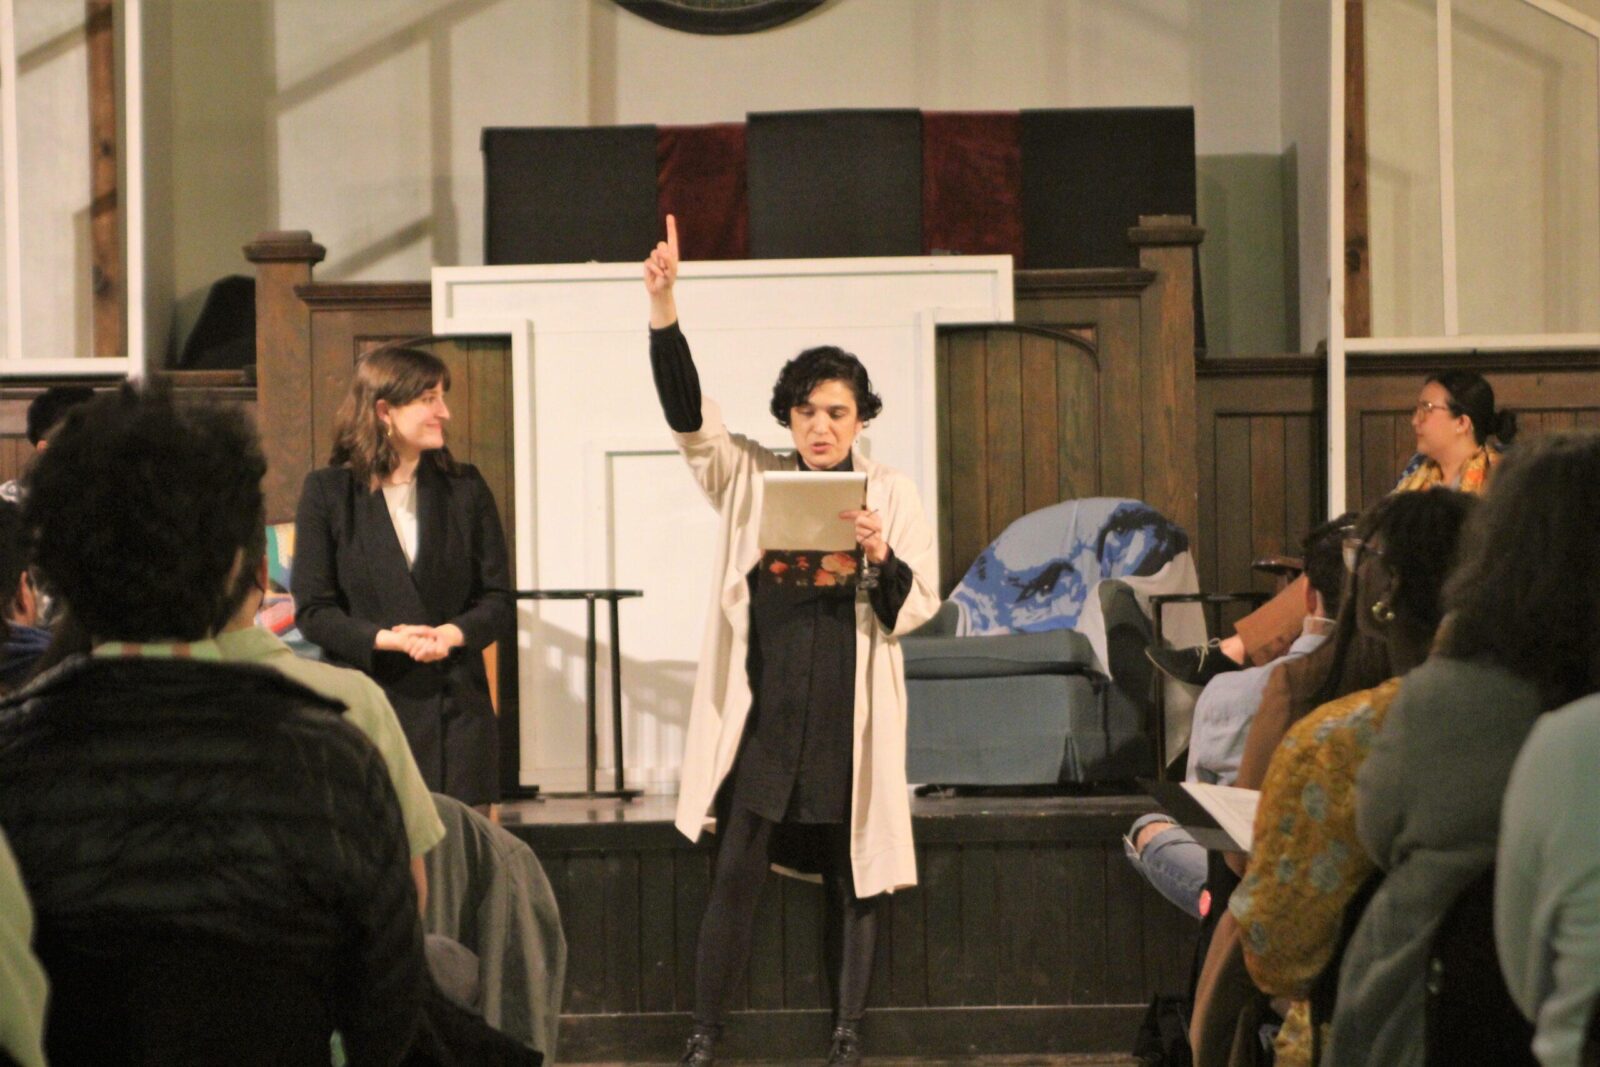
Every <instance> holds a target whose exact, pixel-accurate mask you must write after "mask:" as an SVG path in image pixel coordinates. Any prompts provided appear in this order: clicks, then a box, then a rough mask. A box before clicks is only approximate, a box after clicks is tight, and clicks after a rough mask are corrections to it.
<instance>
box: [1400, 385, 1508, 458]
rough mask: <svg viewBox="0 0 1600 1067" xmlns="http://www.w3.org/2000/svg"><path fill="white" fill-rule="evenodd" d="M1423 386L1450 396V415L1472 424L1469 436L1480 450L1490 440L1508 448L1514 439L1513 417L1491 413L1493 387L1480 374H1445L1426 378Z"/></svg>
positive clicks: (1504, 411)
mask: <svg viewBox="0 0 1600 1067" xmlns="http://www.w3.org/2000/svg"><path fill="white" fill-rule="evenodd" d="M1427 382H1438V383H1439V384H1440V385H1441V386H1442V387H1443V388H1444V391H1445V392H1447V393H1449V394H1450V414H1451V415H1452V416H1454V417H1456V418H1460V417H1461V416H1462V415H1465V416H1467V417H1468V418H1469V419H1471V420H1472V436H1473V438H1474V439H1475V440H1476V441H1477V442H1478V445H1479V446H1480V447H1481V446H1482V445H1483V443H1484V442H1485V441H1487V440H1488V439H1489V438H1491V437H1493V438H1494V439H1495V440H1496V441H1499V442H1500V443H1501V444H1502V445H1509V444H1510V443H1511V442H1512V440H1513V439H1514V438H1515V437H1516V436H1517V413H1516V412H1515V411H1506V410H1504V409H1501V410H1499V411H1496V410H1495V406H1494V386H1492V385H1490V384H1489V382H1488V380H1487V379H1485V378H1484V376H1483V375H1481V374H1474V373H1473V372H1472V371H1469V370H1447V371H1440V372H1439V373H1438V374H1430V375H1428V377H1427V380H1426V381H1425V382H1424V383H1423V384H1424V385H1426V384H1427Z"/></svg>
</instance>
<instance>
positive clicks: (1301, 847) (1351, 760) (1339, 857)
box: [1228, 678, 1400, 1065]
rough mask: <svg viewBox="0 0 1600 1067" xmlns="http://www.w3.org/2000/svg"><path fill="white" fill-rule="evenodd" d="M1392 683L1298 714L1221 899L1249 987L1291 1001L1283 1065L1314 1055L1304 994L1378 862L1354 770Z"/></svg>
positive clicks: (1281, 1041)
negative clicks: (1368, 843) (1363, 829)
mask: <svg viewBox="0 0 1600 1067" xmlns="http://www.w3.org/2000/svg"><path fill="white" fill-rule="evenodd" d="M1399 690H1400V679H1398V678H1391V679H1390V680H1389V681H1387V682H1384V683H1383V684H1382V685H1380V686H1378V687H1377V688H1375V689H1368V690H1364V691H1362V692H1359V693H1351V694H1350V695H1349V696H1345V697H1341V698H1340V699H1338V700H1335V701H1332V702H1330V703H1328V704H1324V705H1323V706H1322V707H1320V708H1318V709H1317V710H1315V711H1313V712H1312V713H1311V714H1309V715H1307V716H1306V717H1305V718H1304V719H1301V720H1300V721H1299V722H1298V723H1296V724H1295V725H1294V727H1293V728H1292V729H1290V730H1289V732H1288V733H1287V734H1286V735H1284V739H1283V742H1282V744H1280V745H1279V746H1278V750H1277V751H1276V752H1275V753H1273V756H1272V762H1271V764H1270V765H1269V766H1268V768H1267V775H1266V779H1265V780H1264V781H1263V782H1262V785H1261V804H1260V807H1258V808H1257V809H1256V822H1255V848H1254V850H1253V851H1252V852H1251V854H1250V862H1249V865H1248V866H1247V867H1246V868H1245V874H1244V879H1243V880H1242V881H1241V882H1240V883H1239V887H1238V888H1237V889H1235V890H1234V892H1233V897H1232V899H1231V900H1230V901H1229V904H1228V907H1229V910H1230V911H1232V912H1233V916H1234V918H1235V919H1236V920H1238V923H1239V929H1240V933H1241V940H1242V941H1243V944H1244V958H1245V965H1246V966H1247V967H1249V969H1250V976H1251V977H1252V978H1253V979H1255V983H1256V985H1257V986H1259V987H1260V988H1261V990H1262V991H1263V992H1265V993H1267V994H1268V995H1270V996H1283V997H1290V998H1292V999H1293V1000H1294V1007H1293V1010H1291V1011H1290V1013H1289V1015H1288V1016H1287V1017H1286V1018H1285V1020H1284V1026H1283V1030H1282V1031H1281V1032H1280V1034H1279V1037H1278V1060H1277V1062H1278V1063H1279V1064H1282V1065H1299V1064H1309V1063H1310V1062H1311V1041H1310V1037H1311V1035H1310V1024H1309V1010H1308V1005H1307V1003H1306V1001H1305V1000H1304V998H1305V997H1306V996H1307V995H1308V994H1309V993H1310V990H1311V986H1312V984H1313V983H1314V982H1315V981H1316V979H1317V976H1318V975H1319V974H1321V973H1322V969H1323V968H1324V967H1325V966H1327V963H1328V960H1329V958H1330V957H1331V956H1332V954H1333V949H1334V944H1335V942H1336V941H1337V939H1338V936H1339V928H1340V924H1341V921H1342V919H1343V915H1344V908H1345V905H1346V904H1347V903H1348V902H1349V900H1350V898H1351V896H1353V895H1354V894H1355V891H1356V890H1357V889H1358V888H1360V886H1361V883H1362V882H1364V881H1365V880H1366V879H1367V877H1368V876H1369V875H1370V874H1371V873H1372V872H1373V871H1374V870H1375V869H1376V868H1375V867H1374V866H1373V863H1372V860H1371V859H1370V858H1369V857H1368V856H1367V854H1366V852H1365V851H1363V849H1362V847H1361V841H1360V839H1359V838H1358V837H1357V836H1356V806H1355V803H1356V800H1355V785H1356V771H1357V770H1358V769H1359V768H1360V766H1361V764H1362V762H1363V761H1364V760H1365V759H1366V758H1367V753H1368V751H1370V749H1371V747H1372V739H1373V737H1374V736H1375V735H1376V734H1377V732H1378V730H1379V728H1380V727H1381V726H1382V725H1383V720H1384V718H1385V716H1387V714H1388V712H1389V704H1390V702H1391V701H1392V700H1393V699H1394V696H1395V694H1396V693H1398V692H1399Z"/></svg>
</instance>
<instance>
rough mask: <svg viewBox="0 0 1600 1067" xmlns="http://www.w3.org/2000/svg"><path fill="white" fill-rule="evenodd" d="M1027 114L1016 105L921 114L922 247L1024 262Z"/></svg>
mask: <svg viewBox="0 0 1600 1067" xmlns="http://www.w3.org/2000/svg"><path fill="white" fill-rule="evenodd" d="M1021 129H1022V121H1021V115H1019V114H1018V113H1017V112H1015V111H925V112H923V114H922V250H923V251H924V252H935V251H938V252H956V253H959V254H962V255H993V254H1005V253H1010V254H1011V255H1013V256H1015V257H1016V262H1017V263H1019V264H1020V263H1021V262H1022V140H1021Z"/></svg>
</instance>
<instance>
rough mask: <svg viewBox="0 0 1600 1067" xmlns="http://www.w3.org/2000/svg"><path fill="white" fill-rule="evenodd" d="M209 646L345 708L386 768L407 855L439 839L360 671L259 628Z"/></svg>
mask: <svg viewBox="0 0 1600 1067" xmlns="http://www.w3.org/2000/svg"><path fill="white" fill-rule="evenodd" d="M204 643H209V642H204ZM215 643H216V645H217V647H218V648H220V649H221V652H222V658H223V659H224V660H228V661H230V662H234V663H260V664H263V665H265V666H268V667H271V668H273V669H274V670H276V671H278V672H280V673H282V674H284V675H286V676H287V677H289V678H292V679H293V680H294V681H297V682H299V683H300V684H301V685H303V686H305V687H306V688H307V689H311V690H313V691H315V692H317V693H320V694H321V695H323V696H325V697H330V698H332V699H334V700H337V701H339V702H340V703H342V704H344V705H345V706H346V707H347V708H349V709H350V710H349V711H347V712H345V718H346V719H348V720H349V721H350V725H352V726H354V727H356V728H357V729H359V730H360V731H361V732H362V733H364V734H366V735H367V738H368V739H369V740H370V741H371V742H372V743H373V745H374V746H375V747H376V748H377V750H378V753H379V754H380V755H381V756H383V763H384V766H386V767H387V768H388V769H389V779H390V781H392V782H393V783H394V792H395V796H396V797H398V798H399V800H400V814H401V815H402V816H403V817H404V818H405V824H406V840H407V841H408V842H409V843H410V845H411V855H412V856H420V855H422V854H423V853H424V852H427V851H428V850H429V849H431V848H432V847H433V846H434V845H437V844H438V843H439V842H440V841H443V840H444V823H442V822H440V821H439V812H438V810H437V809H435V808H434V806H433V797H432V796H431V795H430V794H429V792H428V787H427V785H426V784H424V782H423V781H422V772H421V771H419V770H417V761H416V760H415V759H413V758H412V755H411V746H410V745H409V744H407V743H406V735H405V734H404V733H403V732H401V729H400V720H399V719H397V718H396V717H395V714H394V707H393V706H392V705H391V704H390V703H389V698H388V697H386V696H384V695H383V690H382V689H380V688H379V687H378V683H377V682H374V681H373V680H372V679H371V678H368V677H367V676H366V675H365V674H362V673H361V672H360V671H355V670H350V669H349V668H346V667H335V666H334V665H333V664H331V663H319V662H318V661H316V660H310V659H303V658H301V657H300V656H297V655H295V654H294V650H293V649H291V648H290V647H289V646H288V645H286V644H284V643H283V642H282V641H280V640H278V638H277V637H276V636H274V635H273V634H272V633H270V632H269V631H267V630H263V629H262V628H261V627H259V626H252V627H250V628H249V629H245V630H234V631H232V632H230V633H223V634H218V635H217V638H216V642H215ZM196 647H197V648H198V647H199V646H196Z"/></svg>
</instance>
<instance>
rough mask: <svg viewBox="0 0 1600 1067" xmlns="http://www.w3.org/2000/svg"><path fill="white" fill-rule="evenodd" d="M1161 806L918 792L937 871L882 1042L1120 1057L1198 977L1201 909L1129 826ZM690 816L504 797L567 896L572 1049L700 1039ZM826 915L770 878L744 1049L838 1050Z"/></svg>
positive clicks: (626, 1056) (960, 1053) (621, 1053)
mask: <svg viewBox="0 0 1600 1067" xmlns="http://www.w3.org/2000/svg"><path fill="white" fill-rule="evenodd" d="M1150 810H1153V803H1152V802H1151V801H1150V800H1149V799H1148V798H1145V797H1127V796H1119V797H1049V798H1032V797H1030V798H961V797H956V798H938V799H919V800H916V801H914V802H913V805H912V819H913V826H914V832H915V834H916V839H917V848H918V869H919V876H920V879H921V884H920V885H919V886H918V887H917V888H916V889H913V890H909V891H906V892H903V893H899V894H896V895H895V896H894V897H893V898H892V899H891V901H890V903H889V906H888V910H887V912H886V915H885V920H886V921H885V922H884V924H883V926H882V930H883V933H882V934H881V935H880V937H879V944H878V959H877V964H876V966H875V969H874V974H873V985H872V995H871V998H870V1002H871V1004H872V1009H871V1010H870V1011H869V1013H868V1016H867V1023H866V1027H867V1030H866V1036H867V1040H868V1043H869V1047H870V1048H871V1049H872V1050H873V1051H874V1052H875V1053H878V1054H880V1055H881V1056H884V1057H888V1058H891V1059H892V1058H894V1057H906V1058H915V1059H916V1060H917V1061H918V1062H921V1063H927V1062H929V1061H935V1062H938V1061H941V1060H946V1061H950V1062H961V1063H980V1062H981V1063H1007V1062H1017V1063H1046V1062H1048V1063H1072V1062H1073V1061H1072V1060H1071V1059H1063V1058H1062V1057H1064V1056H1067V1055H1069V1054H1095V1055H1094V1056H1093V1057H1091V1058H1090V1059H1088V1060H1087V1061H1084V1060H1081V1059H1080V1060H1079V1061H1078V1062H1079V1063H1099V1062H1112V1063H1115V1062H1117V1060H1116V1059H1115V1058H1114V1056H1115V1055H1118V1054H1123V1053H1126V1052H1127V1051H1128V1050H1129V1049H1130V1048H1132V1045H1133V1039H1134V1033H1135V1031H1136V1029H1137V1027H1138V1024H1139V1020H1140V1019H1141V1018H1142V1017H1143V1014H1144V1009H1145V1006H1146V1005H1148V1004H1149V1002H1150V998H1151V997H1152V996H1154V995H1155V994H1156V993H1158V992H1182V991H1183V990H1184V989H1185V988H1186V985H1187V981H1188V972H1189V966H1190V959H1191V957H1192V954H1193V945H1194V934H1195V924H1194V923H1193V921H1192V920H1190V919H1189V918H1188V917H1187V916H1185V915H1184V914H1183V913H1182V912H1180V911H1179V910H1178V909H1176V908H1174V907H1173V906H1172V905H1170V904H1168V903H1167V902H1166V901H1164V900H1162V899H1161V898H1160V896H1158V895H1157V894H1156V893H1155V891H1154V890H1152V889H1151V888H1150V887H1149V886H1148V885H1147V884H1146V883H1145V882H1144V880H1143V879H1142V878H1140V877H1139V875H1138V874H1137V873H1136V872H1135V871H1134V870H1133V869H1132V867H1130V866H1129V864H1128V862H1127V859H1126V857H1125V856H1123V854H1122V834H1123V832H1124V831H1126V829H1127V828H1128V826H1129V825H1130V824H1131V823H1132V822H1133V820H1134V819H1135V818H1136V817H1137V816H1139V815H1141V814H1144V813H1145V812H1146V811H1150ZM671 814H672V798H668V797H645V798H643V799H641V800H638V801H635V802H633V803H632V804H627V803H619V802H612V801H595V802H576V801H555V800H552V801H546V802H544V803H529V804H514V805H508V806H507V807H506V809H505V810H504V811H503V813H502V821H503V823H504V825H505V826H506V828H507V829H508V830H510V831H512V832H513V833H515V834H517V835H518V836H519V837H522V838H523V839H524V840H526V841H528V842H529V843H530V844H531V845H532V846H533V848H534V850H535V852H537V853H538V855H539V858H540V860H541V862H543V864H544V867H545V870H546V872H547V873H548V875H549V877H550V881H551V884H552V886H553V887H554V889H555V893H556V898H557V901H558V902H559V904H560V907H561V914H562V926H563V928H564V930H565V931H566V936H567V945H568V966H567V990H566V997H565V1000H564V1006H563V1012H564V1014H563V1016H562V1022H561V1049H560V1059H561V1060H562V1061H563V1062H611V1063H643V1062H671V1061H672V1060H674V1059H675V1058H676V1057H677V1056H678V1054H679V1053H680V1052H681V1051H682V1045H683V1040H684V1038H685V1036H686V1035H687V1033H688V1030H689V1015H688V1012H689V1010H690V1008H691V1001H692V998H693V975H694V967H693V962H694V942H695V936H696V934H697V932H698V930H699V924H700V916H701V912H702V911H703V909H704V907H705V896H706V890H707V887H708V885H709V881H710V862H711V847H710V842H709V840H705V839H703V840H702V841H701V842H700V843H698V844H690V843H689V842H688V841H687V840H685V839H684V838H683V837H682V835H680V834H678V832H677V831H676V830H675V829H674V828H673V826H672V824H671V822H670V819H671ZM822 925H823V924H822V894H821V891H820V889H819V888H818V887H817V886H815V885H812V884H809V883H805V882H799V881H796V880H793V879H788V878H780V877H778V876H773V877H772V878H771V879H770V880H769V881H768V883H767V886H766V889H765V892H764V894H763V896H762V900H761V904H760V906H759V908H758V911H757V918H756V931H755V937H754V947H753V951H752V954H751V966H750V972H749V974H748V976H747V978H746V981H745V983H744V985H743V988H742V989H741V990H740V991H739V992H738V993H737V994H736V995H735V996H736V1003H735V1010H734V1011H733V1013H732V1014H731V1015H730V1017H729V1019H728V1038H727V1040H726V1042H725V1050H726V1055H727V1057H728V1058H730V1059H751V1060H756V1059H763V1060H768V1061H780V1062H782V1061H790V1060H792V1061H794V1062H800V1061H805V1060H811V1061H813V1062H814V1061H816V1060H819V1059H820V1058H821V1056H822V1055H823V1054H824V1051H825V1050H826V1047H827V1035H828V1029H829V1015H828V1010H827V1007H828V1003H829V992H828V981H827V977H826V975H825V974H824V968H823V966H822V959H823V955H822ZM974 1057H977V1058H974ZM1015 1057H1023V1058H1022V1059H1015ZM1108 1057H1113V1058H1110V1059H1109V1060H1108Z"/></svg>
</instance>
